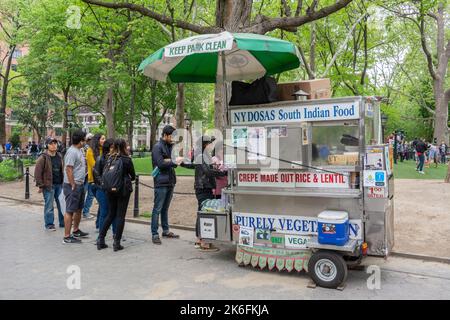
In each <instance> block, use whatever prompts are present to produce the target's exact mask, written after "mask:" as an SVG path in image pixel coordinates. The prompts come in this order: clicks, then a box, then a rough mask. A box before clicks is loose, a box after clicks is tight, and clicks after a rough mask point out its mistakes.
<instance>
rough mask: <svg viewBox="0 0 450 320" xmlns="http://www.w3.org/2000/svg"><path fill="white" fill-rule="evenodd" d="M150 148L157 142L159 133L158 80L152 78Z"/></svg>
mask: <svg viewBox="0 0 450 320" xmlns="http://www.w3.org/2000/svg"><path fill="white" fill-rule="evenodd" d="M150 92H151V95H150V119H149V120H150V150H153V146H154V145H155V143H156V139H157V137H156V135H157V134H158V132H157V131H158V115H157V110H156V81H155V80H150Z"/></svg>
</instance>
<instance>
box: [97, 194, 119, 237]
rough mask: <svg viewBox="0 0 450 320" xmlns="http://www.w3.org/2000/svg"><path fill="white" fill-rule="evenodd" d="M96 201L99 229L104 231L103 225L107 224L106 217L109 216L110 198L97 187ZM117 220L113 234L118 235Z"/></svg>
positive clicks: (113, 223)
mask: <svg viewBox="0 0 450 320" xmlns="http://www.w3.org/2000/svg"><path fill="white" fill-rule="evenodd" d="M93 189H94V194H95V199H97V202H98V215H97V217H98V229H99V230H102V228H103V224H104V223H105V220H106V217H107V216H108V214H109V205H108V197H107V194H106V192H105V191H104V190H102V189H101V188H99V187H98V186H95V187H94V188H93ZM116 228H117V219H114V221H113V222H112V230H113V234H116Z"/></svg>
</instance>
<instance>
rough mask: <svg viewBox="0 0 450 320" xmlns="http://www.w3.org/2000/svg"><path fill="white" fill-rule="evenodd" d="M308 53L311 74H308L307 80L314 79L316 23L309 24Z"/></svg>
mask: <svg viewBox="0 0 450 320" xmlns="http://www.w3.org/2000/svg"><path fill="white" fill-rule="evenodd" d="M309 48H310V53H309V68H310V70H311V74H309V79H310V80H312V79H314V78H315V74H316V23H315V22H312V23H311V38H310V46H309Z"/></svg>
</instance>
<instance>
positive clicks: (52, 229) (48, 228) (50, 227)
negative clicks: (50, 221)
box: [45, 225, 56, 231]
mask: <svg viewBox="0 0 450 320" xmlns="http://www.w3.org/2000/svg"><path fill="white" fill-rule="evenodd" d="M45 229H46V230H47V231H56V228H55V226H54V225H51V226H48V227H47V228H45Z"/></svg>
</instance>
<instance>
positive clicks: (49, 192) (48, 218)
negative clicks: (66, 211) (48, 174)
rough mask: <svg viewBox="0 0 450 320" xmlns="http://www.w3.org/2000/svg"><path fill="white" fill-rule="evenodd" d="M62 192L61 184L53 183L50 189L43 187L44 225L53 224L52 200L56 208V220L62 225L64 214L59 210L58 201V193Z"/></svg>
mask: <svg viewBox="0 0 450 320" xmlns="http://www.w3.org/2000/svg"><path fill="white" fill-rule="evenodd" d="M61 192H62V185H61V184H55V185H53V187H52V188H51V189H43V191H42V195H43V196H44V203H45V206H44V222H45V227H46V228H48V227H49V226H52V225H55V223H54V222H55V210H54V207H53V201H55V202H56V207H57V209H58V221H59V226H60V227H61V228H63V227H64V215H63V213H62V211H61V204H60V203H59V199H58V198H59V195H60V194H61Z"/></svg>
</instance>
